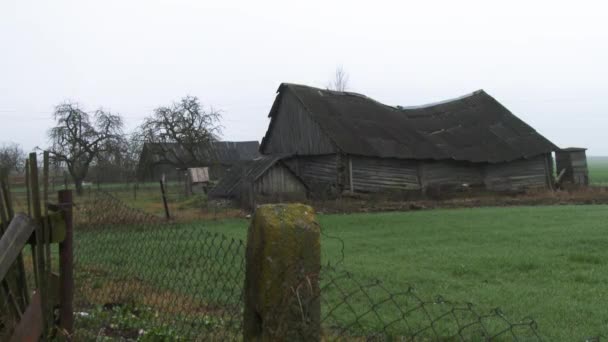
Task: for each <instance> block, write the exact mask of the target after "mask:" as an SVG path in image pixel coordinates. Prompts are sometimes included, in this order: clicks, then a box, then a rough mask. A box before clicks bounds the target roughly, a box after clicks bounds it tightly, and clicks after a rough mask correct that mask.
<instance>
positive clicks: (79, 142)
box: [49, 103, 123, 194]
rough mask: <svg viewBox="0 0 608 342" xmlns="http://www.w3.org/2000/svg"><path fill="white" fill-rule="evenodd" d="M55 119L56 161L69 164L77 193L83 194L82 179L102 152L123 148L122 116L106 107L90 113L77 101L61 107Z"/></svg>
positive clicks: (51, 135)
mask: <svg viewBox="0 0 608 342" xmlns="http://www.w3.org/2000/svg"><path fill="white" fill-rule="evenodd" d="M53 118H54V119H55V121H56V126H55V127H53V128H51V130H50V131H49V138H50V139H51V143H52V145H51V147H50V149H49V150H50V153H51V156H52V158H53V159H54V161H55V162H63V163H65V165H66V166H67V168H68V172H69V173H70V175H71V176H72V179H73V180H74V185H75V186H76V192H77V193H78V194H82V182H83V180H84V179H85V177H86V176H87V173H88V171H89V166H90V165H91V163H93V162H94V161H95V160H96V159H97V158H99V157H100V156H101V155H102V154H104V153H109V152H111V151H116V150H117V149H119V146H120V144H121V139H122V138H123V133H122V127H123V122H122V118H121V117H120V115H116V114H112V113H109V112H106V111H103V110H102V109H98V110H96V111H95V112H94V113H93V115H92V116H89V114H88V113H87V112H85V111H83V110H82V109H80V107H79V106H78V104H75V103H64V104H61V105H59V106H57V107H56V108H55V113H54V114H53Z"/></svg>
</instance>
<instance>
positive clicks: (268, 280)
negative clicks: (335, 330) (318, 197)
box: [243, 204, 321, 341]
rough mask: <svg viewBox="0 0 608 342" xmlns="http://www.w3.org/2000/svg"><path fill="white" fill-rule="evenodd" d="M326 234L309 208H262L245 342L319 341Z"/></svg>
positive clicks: (254, 229) (248, 286)
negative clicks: (323, 233)
mask: <svg viewBox="0 0 608 342" xmlns="http://www.w3.org/2000/svg"><path fill="white" fill-rule="evenodd" d="M320 269H321V246H320V230H319V225H318V224H317V222H316V219H315V214H314V210H313V209H312V208H311V207H309V206H307V205H303V204H271V205H262V206H259V207H258V208H257V209H256V211H255V213H254V216H253V219H252V222H251V225H250V226H249V233H248V236H247V260H246V272H245V290H244V291H245V312H244V332H243V334H244V340H245V341H319V340H320V338H321V327H320V324H321V323H320V316H321V305H320V297H319V295H320V290H319V280H318V276H319V271H320Z"/></svg>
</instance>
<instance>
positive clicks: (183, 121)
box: [140, 96, 222, 167]
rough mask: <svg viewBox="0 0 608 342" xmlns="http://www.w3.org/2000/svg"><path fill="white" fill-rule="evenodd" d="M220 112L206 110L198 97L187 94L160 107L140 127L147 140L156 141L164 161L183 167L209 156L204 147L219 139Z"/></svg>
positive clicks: (155, 143) (220, 127) (149, 141)
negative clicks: (167, 105) (177, 100)
mask: <svg viewBox="0 0 608 342" xmlns="http://www.w3.org/2000/svg"><path fill="white" fill-rule="evenodd" d="M221 117H222V115H221V111H218V110H215V109H214V108H212V107H211V108H209V109H204V108H202V106H201V105H200V103H199V100H198V98H197V97H194V96H186V97H184V98H182V99H181V100H180V101H179V102H175V103H173V104H172V105H171V106H169V107H159V108H156V109H155V110H154V113H153V114H152V115H151V116H149V117H147V118H146V119H145V120H144V123H143V124H142V126H141V127H140V131H141V135H142V137H143V140H144V141H145V142H146V143H153V144H154V147H155V148H157V149H158V150H159V151H155V152H157V153H158V152H160V154H161V155H162V159H163V162H165V163H168V164H173V165H175V166H178V167H179V166H184V165H187V164H191V163H196V162H198V161H201V160H205V159H208V157H209V156H208V155H206V154H205V151H206V150H207V149H206V148H205V146H209V145H210V144H211V143H212V142H214V141H217V140H218V139H219V135H220V134H221V129H222V126H221V125H220V124H219V122H220V119H221Z"/></svg>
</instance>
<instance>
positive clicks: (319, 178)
mask: <svg viewBox="0 0 608 342" xmlns="http://www.w3.org/2000/svg"><path fill="white" fill-rule="evenodd" d="M283 162H284V163H285V165H287V166H288V167H289V169H290V170H291V171H293V172H294V173H295V174H296V175H298V177H300V178H301V179H302V180H303V181H304V183H306V185H307V186H308V189H309V190H310V191H311V192H312V193H313V194H314V193H317V194H318V193H326V192H327V191H332V190H333V189H336V188H337V181H338V169H337V156H336V155H335V154H328V155H322V156H294V157H292V158H289V159H286V160H284V161H283Z"/></svg>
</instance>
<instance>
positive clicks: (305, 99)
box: [261, 83, 558, 163]
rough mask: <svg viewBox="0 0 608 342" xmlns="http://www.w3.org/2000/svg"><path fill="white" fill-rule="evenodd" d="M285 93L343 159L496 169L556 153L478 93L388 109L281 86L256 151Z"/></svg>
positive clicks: (357, 98) (357, 97)
mask: <svg viewBox="0 0 608 342" xmlns="http://www.w3.org/2000/svg"><path fill="white" fill-rule="evenodd" d="M286 91H291V92H292V93H293V94H294V95H295V96H296V97H297V98H298V99H299V101H300V102H301V104H302V105H303V106H304V107H305V108H306V110H307V111H308V113H309V114H310V115H311V117H312V119H313V120H314V121H315V122H316V123H317V124H318V125H319V126H320V128H321V130H322V131H323V132H325V134H327V136H328V137H329V138H330V139H331V140H332V141H333V142H334V143H335V144H336V146H337V147H338V148H339V149H340V150H342V151H343V152H345V153H350V154H356V155H363V156H374V157H383V158H402V159H434V160H442V159H454V160H463V161H471V162H490V163H498V162H504V161H511V160H515V159H520V158H529V157H533V156H536V155H539V154H543V153H549V152H551V151H554V150H557V149H558V147H557V146H555V145H554V144H553V143H551V142H550V141H549V140H547V139H546V138H544V137H543V136H542V135H540V134H539V133H538V132H536V131H535V130H534V129H533V128H532V127H530V126H529V125H527V124H526V123H525V122H523V121H522V120H520V119H519V118H517V117H516V116H515V115H513V114H512V113H511V112H510V111H509V110H508V109H507V108H505V107H504V106H503V105H501V104H500V103H499V102H498V101H496V100H495V99H494V98H493V97H492V96H490V95H488V94H487V93H486V92H485V91H483V90H478V91H476V92H474V93H471V94H469V95H465V96H462V97H459V98H457V99H453V100H448V101H443V102H439V103H435V104H430V105H425V106H417V107H391V106H388V105H384V104H382V103H380V102H378V101H375V100H373V99H371V98H369V97H367V96H364V95H361V94H357V93H351V92H337V91H330V90H324V89H318V88H313V87H308V86H303V85H297V84H289V83H283V84H281V86H280V87H279V89H278V95H277V98H276V100H275V103H274V105H273V107H272V109H271V111H270V114H269V117H270V118H271V122H270V126H269V128H268V132H267V133H266V137H265V138H264V140H262V146H261V151H263V150H264V145H265V142H266V140H267V139H268V138H269V136H270V135H269V133H270V131H271V130H272V128H273V120H274V118H275V117H276V115H277V114H278V113H279V110H278V109H279V108H278V107H279V103H280V99H281V95H282V94H283V93H284V92H286Z"/></svg>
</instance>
